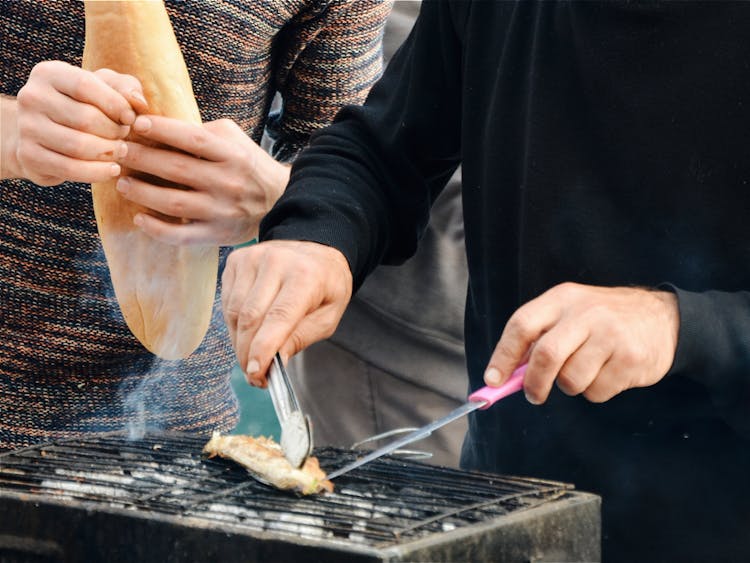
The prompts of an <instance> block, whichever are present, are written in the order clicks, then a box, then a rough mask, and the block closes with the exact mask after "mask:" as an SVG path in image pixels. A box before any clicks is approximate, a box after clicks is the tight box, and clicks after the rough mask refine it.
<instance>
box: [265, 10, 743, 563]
mask: <svg viewBox="0 0 750 563" xmlns="http://www.w3.org/2000/svg"><path fill="white" fill-rule="evenodd" d="M748 30H750V3H746V2H738V3H729V2H712V3H699V2H656V1H631V2H624V3H620V2H607V3H595V2H580V3H576V2H553V1H549V2H510V1H508V2H503V1H495V0H486V1H474V2H470V1H455V2H451V1H449V0H426V1H425V3H424V5H423V8H422V13H421V15H420V19H419V20H418V22H417V25H416V27H415V29H414V31H413V32H412V34H411V36H410V38H409V39H408V40H407V42H406V44H405V45H404V46H403V48H402V49H401V51H400V52H399V53H398V54H397V56H396V58H395V59H394V60H393V61H392V63H391V65H390V66H389V68H388V70H387V72H386V74H385V76H384V77H383V79H382V80H381V81H380V83H379V84H378V85H377V86H376V87H375V88H374V89H373V91H372V92H371V94H370V97H369V99H368V101H367V103H366V104H365V106H364V107H362V108H348V109H346V110H344V111H343V112H342V113H341V114H340V115H339V117H338V119H337V123H336V124H334V125H333V126H331V127H330V128H328V129H326V130H325V131H324V132H322V133H321V134H319V135H317V137H316V138H315V140H314V142H313V144H312V146H311V148H310V149H309V150H308V151H307V152H305V153H303V155H302V156H300V158H299V159H298V160H297V162H296V164H295V166H294V169H293V173H292V181H291V183H290V186H289V187H288V189H287V192H286V193H285V195H284V196H283V197H282V199H281V200H280V201H279V203H278V204H277V206H276V207H275V208H274V210H273V211H272V212H271V213H270V214H269V215H268V217H267V218H266V220H265V221H264V223H263V225H262V229H261V236H262V238H264V239H272V238H273V239H302V240H314V241H317V242H321V243H324V244H329V245H332V246H334V247H336V248H338V249H340V250H341V251H342V252H343V253H344V254H345V255H346V257H347V258H348V260H349V263H350V265H351V268H352V272H353V273H354V276H355V282H356V283H360V282H361V281H362V279H363V278H364V276H366V274H367V273H368V272H369V271H371V269H372V268H373V267H374V266H375V265H376V264H378V263H380V262H386V263H398V262H399V261H402V260H404V259H405V258H407V257H408V256H410V255H411V253H412V252H413V251H414V248H415V246H416V244H417V243H418V240H419V235H420V232H421V229H422V228H423V226H424V224H425V222H426V220H427V216H428V213H429V206H430V203H431V202H432V201H433V200H434V198H435V196H436V194H437V193H439V191H440V190H441V188H442V187H443V185H444V183H445V181H446V179H447V178H448V177H449V176H450V174H451V173H452V171H453V170H454V169H455V167H456V166H457V164H458V163H459V162H461V163H462V165H463V201H464V220H465V229H466V247H467V254H468V260H469V287H468V295H467V312H466V346H467V356H468V364H469V365H468V370H469V377H470V385H471V387H472V388H476V387H478V386H481V385H482V373H483V370H484V368H485V366H486V363H487V361H488V359H489V357H490V355H491V353H492V350H493V348H494V346H495V345H496V343H497V340H498V338H499V336H500V334H501V332H502V329H503V326H504V324H505V322H506V321H507V320H508V318H509V316H510V315H511V314H512V313H513V311H514V310H515V309H516V308H518V306H520V305H521V304H523V303H525V302H526V301H528V300H529V299H531V298H533V297H535V296H537V295H539V294H541V293H542V292H544V291H545V290H547V289H549V288H550V287H552V286H554V285H556V284H558V283H561V282H564V281H573V282H579V283H585V284H594V285H603V286H615V285H638V286H649V287H658V286H660V285H662V284H668V285H669V286H670V287H671V288H672V289H673V290H674V291H675V292H676V293H677V296H678V300H679V308H680V332H679V344H678V348H677V352H676V357H675V361H674V364H673V366H672V369H671V370H670V372H669V374H668V375H667V377H665V378H664V379H663V380H662V381H661V382H659V383H658V384H657V385H654V386H652V387H649V388H644V389H637V390H629V391H626V392H624V393H622V394H620V395H618V396H616V397H615V398H613V399H611V400H610V401H608V402H606V403H604V404H592V403H589V402H587V401H586V400H585V399H584V398H582V397H573V398H571V397H567V396H565V395H563V394H562V393H561V392H559V391H557V390H554V391H553V393H552V395H551V396H550V399H549V400H548V401H547V403H545V404H544V405H543V406H540V407H537V406H532V405H530V404H528V403H527V402H526V401H525V400H524V399H523V397H521V396H513V397H510V398H508V399H506V400H504V401H502V402H501V403H499V404H497V405H495V406H494V407H492V408H491V409H489V410H487V411H483V412H481V413H479V414H477V415H475V416H472V418H471V420H470V430H469V434H468V436H467V441H466V443H465V445H464V455H463V460H462V461H463V463H464V465H465V466H467V467H470V468H478V469H484V470H494V471H500V472H507V473H516V474H526V475H534V476H539V477H548V478H555V479H560V480H565V481H570V482H573V483H575V484H576V486H577V487H578V488H580V489H584V490H590V491H593V492H596V493H599V494H601V495H602V496H603V518H604V520H603V525H604V528H603V547H604V556H605V560H623V561H678V560H679V561H721V560H738V561H739V560H744V559H747V558H748V557H750V540H748V534H747V530H748V529H749V528H750V440H748V436H750V423H749V421H748V412H750V409H748V404H749V403H750V183H749V182H750V33H748Z"/></svg>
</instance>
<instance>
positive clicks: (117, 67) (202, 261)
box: [83, 0, 219, 360]
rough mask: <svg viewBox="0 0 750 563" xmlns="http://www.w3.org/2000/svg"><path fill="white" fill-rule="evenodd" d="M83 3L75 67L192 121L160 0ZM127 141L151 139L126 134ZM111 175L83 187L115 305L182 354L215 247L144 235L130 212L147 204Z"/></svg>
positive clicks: (212, 282)
mask: <svg viewBox="0 0 750 563" xmlns="http://www.w3.org/2000/svg"><path fill="white" fill-rule="evenodd" d="M84 5H85V17H86V39H85V45H84V51H83V68H85V69H88V70H97V69H100V68H110V69H112V70H114V71H117V72H120V73H123V74H131V75H133V76H135V77H136V78H138V79H139V80H140V82H141V84H142V85H143V92H144V95H145V98H146V101H147V102H148V107H149V112H150V113H153V114H159V115H164V116H167V117H173V118H177V119H182V120H184V121H188V122H191V123H197V124H200V123H201V118H200V112H199V110H198V105H197V103H196V101H195V98H194V95H193V88H192V85H191V82H190V76H189V74H188V70H187V67H186V65H185V61H184V60H183V57H182V53H181V51H180V48H179V45H178V44H177V39H176V37H175V34H174V30H173V29H172V25H171V22H170V20H169V15H168V14H167V11H166V8H165V6H164V3H163V0H146V1H144V0H115V1H109V0H86V1H85V2H84ZM128 140H134V141H137V142H139V143H143V144H149V145H152V146H153V145H154V144H153V143H150V142H148V141H146V140H144V139H142V138H138V136H137V135H134V134H132V133H131V135H130V136H129V137H128ZM122 174H123V175H127V174H131V172H130V171H129V170H127V169H123V171H122ZM135 175H136V176H138V174H135ZM148 180H149V181H151V182H154V178H148ZM116 181H117V179H116V178H114V179H112V180H111V181H107V182H99V183H94V184H92V186H91V192H92V197H93V200H94V213H95V216H96V223H97V228H98V230H99V235H100V237H101V240H102V245H103V247H104V253H105V256H106V258H107V265H108V267H109V272H110V275H111V278H112V285H113V286H114V290H115V296H116V298H117V301H118V303H119V305H120V310H121V311H122V315H123V317H124V318H125V322H126V323H127V325H128V327H129V328H130V330H131V332H132V333H133V334H134V335H135V336H136V338H138V340H139V341H140V342H141V343H142V344H143V345H144V346H145V347H146V349H148V350H149V351H151V352H152V353H154V354H156V355H157V356H160V357H162V358H164V359H169V360H174V359H180V358H185V357H187V356H189V355H190V354H191V353H192V352H193V351H194V350H195V349H196V348H197V347H198V345H199V344H200V343H201V341H202V340H203V337H204V336H205V334H206V331H207V330H208V325H209V323H210V320H211V311H212V307H213V302H214V298H215V294H216V279H217V271H218V261H219V251H218V247H216V246H199V247H196V246H172V245H168V244H165V243H162V242H159V241H156V240H154V239H152V238H151V237H148V236H147V235H145V234H144V233H143V232H142V231H141V230H140V229H138V228H137V227H136V226H135V225H134V224H133V217H134V216H135V214H136V213H139V212H144V211H147V210H145V209H144V208H143V207H141V206H139V205H136V204H134V203H131V202H129V201H128V200H126V199H125V198H124V197H122V196H121V195H120V194H119V192H118V191H117V190H116V189H115V184H116ZM149 212H150V213H152V214H153V212H152V211H149ZM161 218H163V219H167V218H165V217H163V216H162V217H161Z"/></svg>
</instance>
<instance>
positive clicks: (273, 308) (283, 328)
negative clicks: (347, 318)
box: [240, 280, 320, 384]
mask: <svg viewBox="0 0 750 563" xmlns="http://www.w3.org/2000/svg"><path fill="white" fill-rule="evenodd" d="M303 284H304V282H303V281H302V280H297V281H294V280H285V283H282V285H281V286H280V287H279V291H278V293H277V295H276V297H275V298H274V300H273V302H272V303H271V305H270V306H269V307H268V309H267V310H266V312H265V315H264V316H263V319H262V320H263V322H262V324H261V323H258V322H257V319H255V318H252V317H248V322H244V323H243V322H242V321H240V325H241V326H242V327H243V328H244V329H245V331H244V332H245V334H246V337H245V338H246V341H247V342H249V343H250V346H249V351H248V355H247V358H248V364H247V365H248V367H247V374H248V377H250V378H254V379H256V380H260V381H262V382H263V384H265V374H266V373H267V371H268V367H269V365H270V364H271V361H272V359H273V356H274V355H275V354H276V352H278V351H279V350H280V349H281V347H282V346H283V345H284V344H286V343H287V340H289V339H290V337H292V334H293V333H294V331H295V329H296V328H297V326H298V325H299V324H300V322H301V321H302V319H304V317H305V316H306V315H308V314H309V313H311V312H312V311H314V310H315V309H316V308H317V307H318V306H319V305H320V303H316V300H315V298H314V296H313V292H312V291H311V290H310V288H308V287H305V286H304V285H303ZM253 313H257V311H253ZM302 344H303V343H302V342H301V341H297V340H295V341H293V342H292V343H291V345H290V346H287V348H286V350H285V353H288V352H289V349H290V348H291V353H290V354H289V355H290V356H291V355H293V354H295V353H296V352H298V351H299V350H301V349H302V348H304V346H303V345H302Z"/></svg>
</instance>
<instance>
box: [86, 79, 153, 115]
mask: <svg viewBox="0 0 750 563" xmlns="http://www.w3.org/2000/svg"><path fill="white" fill-rule="evenodd" d="M94 74H95V75H96V76H97V77H99V78H101V79H102V80H103V81H104V82H105V83H106V84H107V85H109V86H110V87H111V88H113V89H114V90H116V91H117V92H119V93H120V95H122V96H123V97H124V98H125V99H126V100H128V102H129V103H130V105H131V106H132V108H133V109H134V110H135V111H136V113H139V114H141V113H146V112H147V111H148V102H147V101H146V98H145V97H144V95H143V86H142V85H141V83H140V81H139V80H138V79H137V78H136V77H135V76H132V75H130V74H121V73H119V72H115V71H114V70H111V69H109V68H100V69H99V70H97V71H96V72H94Z"/></svg>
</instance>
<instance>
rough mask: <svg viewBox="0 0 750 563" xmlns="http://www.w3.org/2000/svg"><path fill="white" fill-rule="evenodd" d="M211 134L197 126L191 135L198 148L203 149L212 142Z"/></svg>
mask: <svg viewBox="0 0 750 563" xmlns="http://www.w3.org/2000/svg"><path fill="white" fill-rule="evenodd" d="M210 139H211V135H210V134H209V133H208V132H207V131H205V130H204V129H202V128H197V129H196V130H195V131H194V132H193V134H192V135H191V142H192V144H193V145H195V147H196V148H197V149H199V150H200V149H203V148H205V147H206V146H208V145H209V144H210V143H211V140H210Z"/></svg>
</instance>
